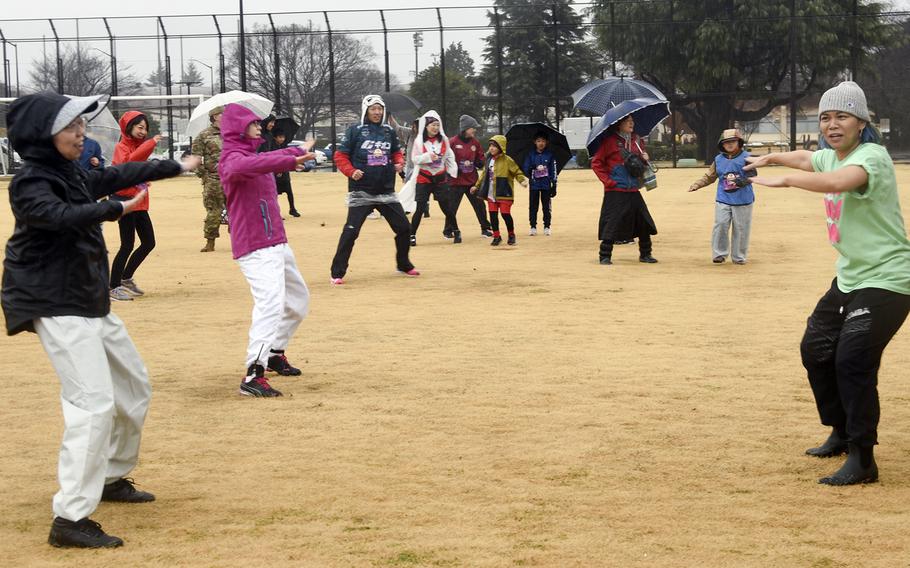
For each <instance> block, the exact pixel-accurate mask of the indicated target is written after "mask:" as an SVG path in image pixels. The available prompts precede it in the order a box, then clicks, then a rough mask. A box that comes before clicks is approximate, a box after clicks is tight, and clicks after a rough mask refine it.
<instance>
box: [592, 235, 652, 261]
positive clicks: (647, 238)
mask: <svg viewBox="0 0 910 568" xmlns="http://www.w3.org/2000/svg"><path fill="white" fill-rule="evenodd" d="M614 242H615V241H600V258H601V260H603V259H605V258H612V256H613V243H614ZM651 250H652V247H651V235H649V234H647V233H645V234H643V235H639V236H638V256H648V255H649V254H651Z"/></svg>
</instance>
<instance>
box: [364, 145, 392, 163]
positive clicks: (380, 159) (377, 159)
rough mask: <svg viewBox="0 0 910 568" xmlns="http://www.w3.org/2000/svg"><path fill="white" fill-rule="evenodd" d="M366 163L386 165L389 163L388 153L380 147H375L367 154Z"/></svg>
mask: <svg viewBox="0 0 910 568" xmlns="http://www.w3.org/2000/svg"><path fill="white" fill-rule="evenodd" d="M367 165H368V166H371V167H372V166H387V165H389V155H388V154H387V153H386V152H384V151H382V149H381V148H375V149H374V150H373V151H372V152H370V153H369V154H367Z"/></svg>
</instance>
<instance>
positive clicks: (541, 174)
mask: <svg viewBox="0 0 910 568" xmlns="http://www.w3.org/2000/svg"><path fill="white" fill-rule="evenodd" d="M549 175H550V172H549V170H547V167H546V166H545V165H543V164H541V165H539V166H537V167H536V168H534V179H539V178H545V177H548V176H549Z"/></svg>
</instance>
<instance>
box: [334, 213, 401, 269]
mask: <svg viewBox="0 0 910 568" xmlns="http://www.w3.org/2000/svg"><path fill="white" fill-rule="evenodd" d="M373 209H376V210H377V211H379V212H380V213H381V214H382V216H383V217H384V218H385V220H386V222H388V224H389V226H390V227H391V228H392V230H393V231H395V265H396V267H397V268H398V270H401V271H402V272H407V271H408V270H411V269H412V268H414V265H413V264H411V261H410V259H409V258H408V253H409V252H410V250H411V227H410V225H408V218H407V217H405V214H404V209H403V208H402V207H401V204H400V203H386V204H381V205H362V206H360V207H349V208H348V218H347V221H345V222H344V229H343V230H342V231H341V237H340V238H339V239H338V249H337V250H336V251H335V258H333V259H332V278H343V277H344V275H345V273H346V272H347V271H348V261H349V260H350V259H351V251H353V250H354V241H356V240H357V237H358V236H359V235H360V228H361V227H362V226H363V223H364V221H366V219H367V215H369V214H370V213H372V212H373Z"/></svg>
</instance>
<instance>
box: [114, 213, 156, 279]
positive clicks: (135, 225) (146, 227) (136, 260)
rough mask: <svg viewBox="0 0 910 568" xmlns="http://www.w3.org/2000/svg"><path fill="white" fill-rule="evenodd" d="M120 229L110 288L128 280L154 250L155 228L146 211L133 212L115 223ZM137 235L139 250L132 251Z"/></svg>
mask: <svg viewBox="0 0 910 568" xmlns="http://www.w3.org/2000/svg"><path fill="white" fill-rule="evenodd" d="M117 225H119V227H120V250H119V251H117V256H115V257H114V262H113V263H112V264H111V288H116V287H117V286H120V283H121V281H122V280H123V279H124V278H126V279H127V280H129V279H130V278H132V277H133V274H135V273H136V269H138V268H139V265H140V264H142V261H143V260H145V257H147V256H148V255H149V253H150V252H152V249H154V248H155V228H154V227H153V226H152V218H151V217H149V212H148V211H134V212H132V213H128V214H126V215H124V216H123V217H121V218H120V220H119V221H117ZM137 234H138V235H139V248H137V249H136V250H133V246H134V245H135V244H136V235H137Z"/></svg>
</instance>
